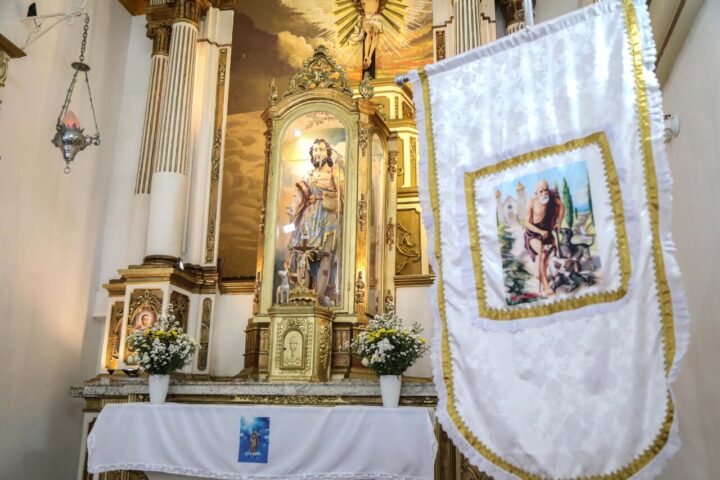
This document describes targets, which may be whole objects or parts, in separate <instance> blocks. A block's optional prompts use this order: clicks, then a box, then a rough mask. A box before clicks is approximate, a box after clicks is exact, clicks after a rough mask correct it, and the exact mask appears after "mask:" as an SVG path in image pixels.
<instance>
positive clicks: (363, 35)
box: [350, 0, 383, 69]
mask: <svg viewBox="0 0 720 480" xmlns="http://www.w3.org/2000/svg"><path fill="white" fill-rule="evenodd" d="M360 5H361V6H362V13H360V15H359V18H358V23H357V25H356V26H355V30H354V31H353V35H352V36H351V38H350V39H351V40H352V41H354V42H361V41H363V40H365V43H364V44H363V63H362V66H363V68H364V69H367V68H369V67H370V64H371V63H372V59H373V58H372V57H373V54H374V53H375V49H376V48H377V45H378V40H379V37H380V34H381V33H383V26H382V21H381V16H380V13H379V10H380V0H360Z"/></svg>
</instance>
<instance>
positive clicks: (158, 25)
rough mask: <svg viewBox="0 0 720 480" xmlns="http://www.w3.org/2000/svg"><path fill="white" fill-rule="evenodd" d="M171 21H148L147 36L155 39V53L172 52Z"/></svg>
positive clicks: (153, 52) (165, 53)
mask: <svg viewBox="0 0 720 480" xmlns="http://www.w3.org/2000/svg"><path fill="white" fill-rule="evenodd" d="M170 32H171V29H170V23H168V22H166V21H160V22H148V24H147V36H148V38H152V41H153V50H152V54H153V55H168V54H169V52H170Z"/></svg>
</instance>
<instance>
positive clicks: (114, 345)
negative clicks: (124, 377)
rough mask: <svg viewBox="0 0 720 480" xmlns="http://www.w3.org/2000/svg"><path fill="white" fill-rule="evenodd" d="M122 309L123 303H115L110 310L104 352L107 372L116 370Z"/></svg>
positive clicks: (118, 356)
mask: <svg viewBox="0 0 720 480" xmlns="http://www.w3.org/2000/svg"><path fill="white" fill-rule="evenodd" d="M124 307H125V303H124V302H115V303H113V305H112V308H111V310H110V328H109V329H108V341H107V348H106V350H105V368H106V369H107V370H117V368H118V359H119V358H120V333H121V331H122V318H123V310H124Z"/></svg>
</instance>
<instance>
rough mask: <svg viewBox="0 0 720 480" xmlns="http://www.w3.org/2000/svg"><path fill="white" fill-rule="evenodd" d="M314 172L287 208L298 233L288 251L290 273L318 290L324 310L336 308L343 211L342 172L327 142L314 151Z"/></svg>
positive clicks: (318, 143) (300, 184) (318, 142)
mask: <svg viewBox="0 0 720 480" xmlns="http://www.w3.org/2000/svg"><path fill="white" fill-rule="evenodd" d="M309 154H310V162H311V163H312V165H313V169H312V170H311V171H310V172H308V174H307V175H305V176H304V177H303V178H302V179H301V180H300V181H299V182H297V183H295V188H296V189H297V193H298V194H297V195H295V196H294V199H295V200H294V202H293V204H292V205H290V206H289V207H287V210H286V211H287V213H288V215H289V216H290V220H291V222H292V223H293V224H294V230H293V232H292V234H291V236H290V240H289V243H288V250H287V255H288V258H287V264H288V270H289V271H290V272H291V274H292V276H293V277H294V278H295V283H296V284H298V283H300V282H301V281H302V280H304V283H305V286H307V287H308V288H311V289H313V290H315V292H316V293H317V300H318V302H319V303H320V304H321V305H323V306H334V305H335V299H336V292H335V291H331V290H333V288H331V287H335V286H334V285H332V283H331V280H332V279H333V278H335V273H336V271H337V246H338V245H337V244H338V237H339V232H338V221H339V218H340V214H341V213H342V208H343V185H342V175H341V174H342V172H341V169H340V168H338V167H337V166H336V165H335V162H334V161H333V158H332V154H333V150H332V148H331V146H330V144H329V143H328V142H327V140H325V139H323V138H318V139H316V140H315V141H314V142H313V144H312V146H311V147H310V151H309Z"/></svg>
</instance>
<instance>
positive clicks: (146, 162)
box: [128, 25, 170, 265]
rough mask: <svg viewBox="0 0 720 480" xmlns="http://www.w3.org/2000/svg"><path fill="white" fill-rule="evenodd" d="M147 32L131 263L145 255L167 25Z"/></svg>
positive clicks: (168, 34) (136, 262)
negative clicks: (145, 87) (147, 59)
mask: <svg viewBox="0 0 720 480" xmlns="http://www.w3.org/2000/svg"><path fill="white" fill-rule="evenodd" d="M148 36H149V37H150V38H152V39H153V53H152V57H151V65H150V85H149V87H148V96H147V101H146V103H145V119H144V122H143V135H142V143H141V144H140V161H139V162H138V170H137V177H136V179H135V195H134V196H133V206H132V215H131V224H130V240H129V245H128V263H130V264H131V265H133V264H139V263H142V261H143V258H144V257H145V246H146V243H147V226H148V214H149V210H150V183H151V181H152V173H153V167H154V159H155V153H156V148H155V147H156V145H157V136H158V135H157V134H158V126H159V123H160V107H161V100H162V95H163V91H164V88H165V80H166V77H167V66H168V47H169V43H170V28H169V27H168V26H166V25H148Z"/></svg>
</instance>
